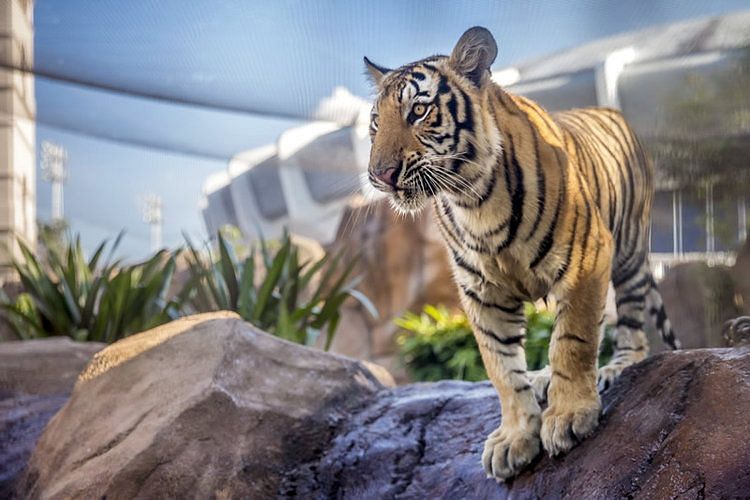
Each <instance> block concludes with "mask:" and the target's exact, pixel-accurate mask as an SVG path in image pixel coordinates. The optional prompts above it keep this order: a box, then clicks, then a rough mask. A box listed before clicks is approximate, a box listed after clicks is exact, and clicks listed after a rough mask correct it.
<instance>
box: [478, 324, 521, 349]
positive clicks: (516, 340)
mask: <svg viewBox="0 0 750 500" xmlns="http://www.w3.org/2000/svg"><path fill="white" fill-rule="evenodd" d="M477 330H478V331H479V333H481V334H483V335H486V336H488V337H491V338H492V339H493V340H495V341H496V342H498V343H500V344H502V345H507V346H510V345H521V343H522V342H523V335H511V336H510V337H500V336H499V335H498V334H496V333H495V332H493V331H492V330H487V329H486V328H482V327H481V326H477Z"/></svg>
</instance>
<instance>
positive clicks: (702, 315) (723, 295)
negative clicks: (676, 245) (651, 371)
mask: <svg viewBox="0 0 750 500" xmlns="http://www.w3.org/2000/svg"><path fill="white" fill-rule="evenodd" d="M733 274H734V272H733V271H732V269H731V268H729V267H727V266H722V265H716V266H709V265H708V264H707V263H705V262H698V261H695V262H684V263H681V264H677V265H675V266H674V267H672V268H670V269H669V270H668V271H667V272H666V274H665V275H664V279H663V280H662V281H661V282H659V291H660V292H661V295H662V298H663V299H664V308H665V309H666V311H667V316H668V317H669V320H670V321H671V322H672V326H673V328H674V331H675V335H676V336H677V338H678V339H679V340H680V342H681V343H682V347H684V348H697V347H722V346H726V345H727V344H726V341H725V339H724V337H723V335H722V328H723V326H724V323H725V322H726V321H727V320H729V319H732V318H735V317H736V316H739V315H740V314H741V311H740V310H739V309H738V308H737V304H736V302H735V290H734V279H733ZM648 337H649V342H650V345H651V351H652V352H660V351H663V350H665V349H668V348H667V347H666V346H665V344H664V342H663V341H662V340H661V338H660V337H659V335H658V334H657V333H656V332H654V331H649V332H648Z"/></svg>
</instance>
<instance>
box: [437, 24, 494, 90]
mask: <svg viewBox="0 0 750 500" xmlns="http://www.w3.org/2000/svg"><path fill="white" fill-rule="evenodd" d="M495 57H497V43H495V38H494V37H493V36H492V33H490V32H489V30H488V29H487V28H482V27H481V26H474V27H473V28H469V29H468V30H466V32H465V33H464V34H463V35H461V38H460V39H459V40H458V43H456V46H455V47H454V48H453V52H451V56H450V58H449V59H448V62H449V63H450V65H451V66H452V67H453V69H455V70H456V71H457V72H459V73H460V74H462V75H463V76H465V77H466V78H468V79H469V80H471V81H472V82H474V85H476V86H477V87H479V86H481V83H482V77H483V76H484V75H485V73H487V72H488V71H489V69H490V66H491V65H492V63H493V62H494V61H495Z"/></svg>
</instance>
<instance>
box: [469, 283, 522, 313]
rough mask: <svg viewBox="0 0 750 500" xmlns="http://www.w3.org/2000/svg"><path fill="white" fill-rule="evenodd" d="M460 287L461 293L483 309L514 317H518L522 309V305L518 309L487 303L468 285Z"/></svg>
mask: <svg viewBox="0 0 750 500" xmlns="http://www.w3.org/2000/svg"><path fill="white" fill-rule="evenodd" d="M459 286H460V288H461V291H462V292H463V293H464V294H465V295H466V296H467V297H469V298H470V299H471V300H473V301H474V302H476V303H477V304H479V305H480V306H482V307H486V308H488V309H497V310H499V311H502V312H504V313H506V314H512V315H517V314H519V313H520V311H521V307H522V306H520V305H519V306H516V307H512V306H504V305H501V304H495V303H493V302H486V301H484V300H483V299H482V298H481V297H479V295H477V294H476V292H474V290H472V289H471V288H469V287H467V286H466V285H459Z"/></svg>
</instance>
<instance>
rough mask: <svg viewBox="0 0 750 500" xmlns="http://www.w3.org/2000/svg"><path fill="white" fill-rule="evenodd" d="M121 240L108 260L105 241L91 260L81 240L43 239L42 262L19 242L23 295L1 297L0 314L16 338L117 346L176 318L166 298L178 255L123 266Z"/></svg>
mask: <svg viewBox="0 0 750 500" xmlns="http://www.w3.org/2000/svg"><path fill="white" fill-rule="evenodd" d="M122 236H123V234H122V233H120V235H119V236H118V237H117V239H116V240H115V242H114V243H113V244H112V245H111V247H110V248H109V253H108V257H107V258H106V259H104V260H102V256H103V254H104V252H105V249H106V247H107V245H108V241H106V240H105V241H104V242H102V243H101V244H100V245H99V246H98V247H97V249H96V251H95V252H94V254H93V256H92V257H91V258H90V259H88V260H87V259H86V258H85V255H84V252H83V249H82V246H81V240H80V237H79V236H77V237H75V238H74V239H72V238H67V239H66V240H65V241H64V242H62V243H61V242H60V241H59V240H54V241H53V240H51V239H50V238H51V237H50V236H49V235H42V237H41V241H40V244H41V245H42V247H43V248H42V251H41V252H40V254H42V255H44V256H45V257H44V259H40V258H38V257H36V256H35V255H34V253H32V251H31V250H30V249H29V248H28V247H27V246H26V245H25V244H24V243H23V242H20V241H19V246H20V248H21V255H22V258H21V259H16V260H14V261H13V268H14V270H15V271H16V273H17V274H18V275H19V277H20V279H21V284H22V285H23V289H24V292H23V293H21V295H20V296H19V297H18V298H17V299H16V300H15V301H13V302H11V301H9V300H8V299H7V297H0V309H1V310H2V311H3V312H4V314H5V319H6V321H7V322H8V323H9V324H10V325H11V327H12V328H13V330H14V331H15V332H16V334H17V335H18V337H19V338H21V339H28V338H38V337H46V336H50V335H66V336H69V337H71V338H73V339H75V340H92V341H99V342H114V341H115V340H118V339H120V338H122V337H125V336H127V335H130V334H133V333H137V332H141V331H143V330H147V329H149V328H153V327H154V326H158V325H160V324H162V323H165V322H167V321H169V320H171V319H173V318H174V317H176V315H177V312H178V306H177V304H175V303H174V302H171V301H167V299H166V295H167V291H168V288H169V285H170V283H171V281H172V276H173V274H174V268H175V256H174V255H173V254H170V253H168V252H166V251H160V252H158V253H156V254H155V255H153V256H152V257H151V258H149V259H148V260H146V261H145V262H142V263H138V264H135V265H129V266H125V265H121V264H120V262H119V261H117V260H113V254H114V253H115V250H116V249H117V246H118V245H119V243H120V241H121V239H122Z"/></svg>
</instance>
